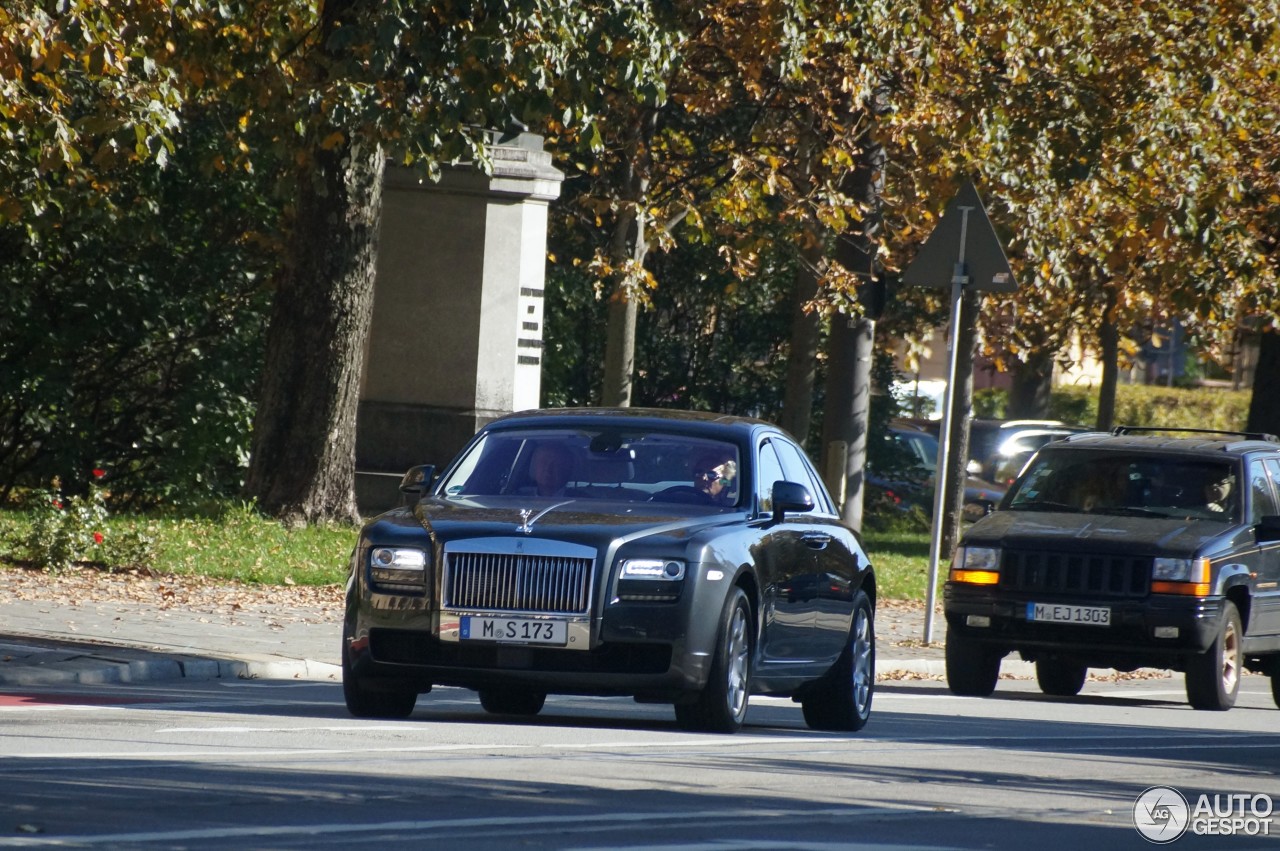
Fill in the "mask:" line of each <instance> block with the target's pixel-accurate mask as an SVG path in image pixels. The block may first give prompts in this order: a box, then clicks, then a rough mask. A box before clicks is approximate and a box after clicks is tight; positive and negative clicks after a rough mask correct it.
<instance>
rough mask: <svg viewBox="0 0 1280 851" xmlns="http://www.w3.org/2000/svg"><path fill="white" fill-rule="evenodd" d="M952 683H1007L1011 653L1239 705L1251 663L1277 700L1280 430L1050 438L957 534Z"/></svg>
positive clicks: (1051, 674) (1202, 705)
mask: <svg viewBox="0 0 1280 851" xmlns="http://www.w3.org/2000/svg"><path fill="white" fill-rule="evenodd" d="M944 608H945V612H946V618H947V648H946V653H947V684H948V685H949V686H950V688H951V690H952V691H953V692H955V693H956V694H964V695H975V696H984V695H988V694H991V692H992V691H993V690H994V689H995V686H996V680H997V678H998V676H999V672H1000V660H1001V659H1002V658H1003V657H1004V656H1005V655H1006V654H1008V653H1010V652H1012V651H1017V652H1018V653H1019V654H1020V655H1021V656H1022V658H1024V659H1026V660H1028V661H1033V662H1035V664H1036V676H1037V679H1038V681H1039V684H1040V688H1041V690H1042V691H1044V692H1045V693H1046V694H1053V695H1063V696H1069V695H1074V694H1076V693H1077V692H1079V691H1080V689H1081V687H1082V686H1083V685H1084V680H1085V676H1086V673H1087V668H1090V667H1096V668H1116V669H1118V670H1122V671H1131V670H1134V669H1136V668H1141V667H1154V668H1168V669H1172V670H1175V671H1182V672H1184V673H1185V674H1186V688H1187V700H1188V701H1189V702H1190V703H1191V705H1192V706H1194V707H1195V708H1197V709H1229V708H1231V706H1232V705H1233V704H1234V703H1235V700H1236V694H1237V692H1238V690H1239V687H1240V675H1241V673H1242V672H1243V670H1244V669H1246V668H1247V669H1248V670H1251V671H1256V672H1259V673H1264V674H1268V675H1269V676H1270V677H1271V691H1272V694H1273V696H1274V697H1275V698H1276V704H1277V705H1278V706H1280V442H1277V439H1276V437H1275V436H1273V435H1266V434H1246V433H1241V432H1209V431H1202V430H1195V429H1140V428H1130V427H1121V428H1117V429H1115V430H1114V431H1113V432H1111V433H1109V434H1104V433H1096V432H1095V433H1087V434H1076V435H1071V436H1069V437H1066V438H1065V439H1062V440H1058V441H1055V442H1053V443H1050V444H1048V445H1046V446H1045V447H1043V448H1042V449H1040V451H1039V452H1038V453H1037V454H1036V455H1035V457H1034V458H1032V460H1031V461H1030V463H1029V464H1028V465H1027V468H1026V469H1025V470H1024V471H1023V473H1022V475H1021V476H1019V477H1018V479H1017V481H1015V482H1014V484H1013V485H1012V487H1010V489H1009V492H1008V493H1007V494H1006V496H1005V498H1004V500H1003V501H1002V502H1001V504H1000V508H999V510H997V511H996V512H995V513H994V514H992V515H990V516H988V517H986V518H984V519H983V520H981V521H979V522H978V523H975V524H974V525H973V526H971V527H970V528H969V530H968V532H967V533H966V534H965V536H964V538H963V539H962V540H961V542H960V547H959V549H958V550H957V551H956V557H955V561H954V562H953V563H952V566H951V572H950V577H949V580H948V581H947V583H946V587H945V590H944Z"/></svg>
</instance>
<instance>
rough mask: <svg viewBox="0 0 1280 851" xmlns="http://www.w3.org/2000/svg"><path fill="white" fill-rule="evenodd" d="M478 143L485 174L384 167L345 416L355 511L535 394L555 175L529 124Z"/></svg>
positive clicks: (531, 403)
mask: <svg viewBox="0 0 1280 851" xmlns="http://www.w3.org/2000/svg"><path fill="white" fill-rule="evenodd" d="M490 152H491V154H492V157H493V171H492V174H485V173H484V172H483V171H482V170H480V169H479V168H478V167H475V166H469V165H463V166H457V167H453V168H446V169H445V171H444V174H443V176H442V178H441V180H440V181H439V182H438V183H432V182H431V181H429V180H425V179H420V178H419V177H418V175H417V174H416V173H415V172H413V171H411V170H409V169H405V168H399V167H393V166H388V168H387V175H386V179H385V182H384V184H383V201H382V203H383V207H382V234H381V237H380V240H379V248H378V262H377V278H376V281H375V285H374V300H373V323H372V325H371V327H370V332H369V340H368V344H367V351H366V354H365V367H364V374H363V376H362V380H361V390H360V406H359V413H358V415H357V421H356V471H357V472H356V501H357V503H358V504H359V505H360V510H361V512H363V513H371V512H377V511H381V510H384V509H386V508H389V507H391V506H394V505H397V504H398V503H399V492H398V490H397V485H398V484H399V481H400V476H401V475H403V473H404V471H405V470H406V469H407V468H408V467H411V466H413V465H414V464H437V465H443V464H445V463H447V462H448V461H449V459H450V458H452V457H453V455H454V454H455V453H456V452H457V451H458V450H459V449H461V448H462V446H463V445H464V444H465V443H466V442H467V440H469V439H470V438H471V436H472V435H473V434H475V432H476V430H477V429H478V428H480V427H481V426H483V425H484V424H485V423H487V422H489V421H490V420H493V419H495V418H497V417H499V416H502V415H503V414H506V413H510V412H512V411H519V410H525V409H527V408H536V407H537V406H538V400H539V396H540V391H541V377H542V321H543V285H544V279H545V271H546V236H547V204H548V202H549V201H552V200H554V199H555V198H557V197H559V195H560V183H561V181H562V180H563V179H564V175H563V174H562V173H561V172H560V171H559V170H557V169H556V168H554V167H553V166H552V165H551V155H550V154H548V153H546V152H545V151H543V150H542V138H541V137H540V136H537V135H534V134H531V133H522V134H521V135H520V136H519V137H518V138H517V139H515V140H513V141H511V142H508V143H499V144H494V145H493V147H491V148H490Z"/></svg>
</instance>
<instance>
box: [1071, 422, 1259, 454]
mask: <svg viewBox="0 0 1280 851" xmlns="http://www.w3.org/2000/svg"><path fill="white" fill-rule="evenodd" d="M1049 446H1051V447H1055V448H1061V447H1088V448H1094V449H1123V450H1130V451H1145V452H1152V451H1162V452H1180V453H1191V454H1196V453H1214V452H1221V453H1230V454H1234V455H1239V454H1242V453H1245V452H1250V451H1254V452H1256V451H1264V452H1272V453H1280V439H1277V438H1276V436H1275V435H1273V434H1265V433H1262V432H1238V431H1213V430H1210V429H1193V428H1185V429H1182V428H1158V427H1152V428H1142V427H1136V426H1118V427H1117V428H1115V429H1112V430H1111V431H1109V432H1096V431H1094V432H1085V433H1083V434H1073V435H1070V436H1068V437H1065V438H1063V439H1062V440H1058V441H1055V442H1054V443H1052V444H1049ZM1046 448H1048V447H1046Z"/></svg>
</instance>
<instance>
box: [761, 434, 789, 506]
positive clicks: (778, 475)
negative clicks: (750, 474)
mask: <svg viewBox="0 0 1280 851" xmlns="http://www.w3.org/2000/svg"><path fill="white" fill-rule="evenodd" d="M785 479H786V474H785V473H783V472H782V462H781V461H779V460H778V453H777V451H776V450H775V449H774V447H773V441H769V440H766V441H765V442H764V443H762V444H760V463H759V464H758V465H757V466H756V504H758V505H759V506H760V511H762V512H764V513H766V514H767V513H769V512H770V511H773V483H774V482H781V481H784V480H785Z"/></svg>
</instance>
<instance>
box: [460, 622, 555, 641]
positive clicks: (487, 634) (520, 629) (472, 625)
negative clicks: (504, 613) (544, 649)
mask: <svg viewBox="0 0 1280 851" xmlns="http://www.w3.org/2000/svg"><path fill="white" fill-rule="evenodd" d="M458 637H459V638H460V639H461V640H463V641H501V642H504V643H511V644H554V645H558V646H561V647H563V646H564V645H565V644H566V643H568V640H569V628H568V624H566V623H565V622H564V621H546V620H532V619H530V618H482V617H475V616H473V615H467V616H464V617H463V618H462V619H461V622H460V623H459V624H458Z"/></svg>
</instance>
